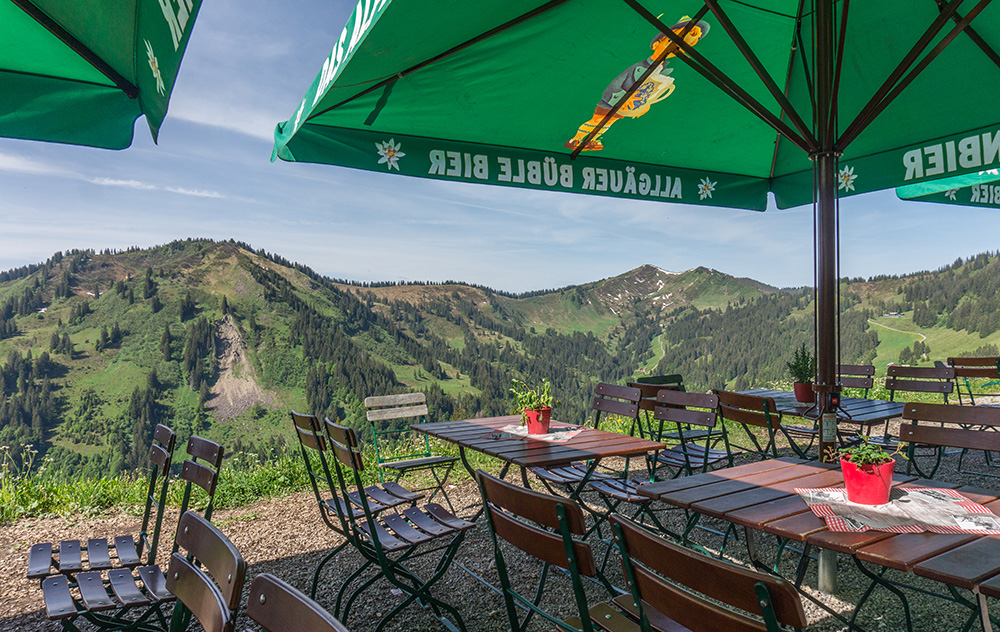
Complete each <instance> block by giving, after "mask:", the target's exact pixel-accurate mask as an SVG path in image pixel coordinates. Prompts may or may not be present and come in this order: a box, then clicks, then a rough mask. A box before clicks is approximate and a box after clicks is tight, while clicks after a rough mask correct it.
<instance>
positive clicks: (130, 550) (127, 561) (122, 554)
mask: <svg viewBox="0 0 1000 632" xmlns="http://www.w3.org/2000/svg"><path fill="white" fill-rule="evenodd" d="M115 551H116V552H117V553H118V562H119V563H120V564H121V565H122V566H138V565H139V561H140V560H139V554H138V553H137V552H136V550H135V540H133V539H132V536H130V535H119V536H115Z"/></svg>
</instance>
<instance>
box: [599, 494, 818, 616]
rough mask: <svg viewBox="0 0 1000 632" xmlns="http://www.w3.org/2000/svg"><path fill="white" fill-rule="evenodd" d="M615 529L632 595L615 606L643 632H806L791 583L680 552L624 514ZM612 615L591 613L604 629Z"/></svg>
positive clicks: (606, 611)
mask: <svg viewBox="0 0 1000 632" xmlns="http://www.w3.org/2000/svg"><path fill="white" fill-rule="evenodd" d="M611 525H612V530H613V531H614V534H615V540H616V542H617V543H618V548H619V551H620V552H621V556H622V564H623V566H624V568H625V577H626V579H627V581H628V584H629V589H630V591H631V594H629V595H622V596H621V597H618V598H617V599H615V600H614V602H613V603H614V606H616V607H617V608H620V609H622V610H624V611H625V612H627V613H628V614H629V615H630V616H631V617H633V619H638V621H639V626H638V627H639V629H640V630H641V631H642V632H651V631H653V630H657V631H660V630H664V631H665V630H680V629H683V630H690V631H691V632H710V631H714V630H726V631H727V632H758V631H759V632H764V631H767V632H778V631H779V630H781V629H783V627H790V628H792V629H801V628H804V627H805V626H806V623H807V619H806V616H805V611H804V610H803V608H802V601H801V599H800V598H799V596H798V593H797V592H796V590H795V588H794V587H793V586H792V585H791V584H789V583H788V582H787V581H785V580H783V579H780V578H777V577H774V576H771V575H765V574H763V573H759V572H757V571H753V570H750V569H748V568H744V567H742V566H737V565H736V564H732V563H730V562H726V561H723V560H717V559H714V558H711V557H708V556H706V555H703V554H701V553H698V552H696V551H692V550H691V549H688V548H685V547H682V546H679V545H677V544H674V543H672V542H669V541H667V540H665V539H663V538H661V537H659V536H658V535H656V534H655V533H652V532H651V531H649V530H648V529H646V528H645V527H643V526H642V525H640V524H638V523H636V522H634V521H631V520H629V519H628V518H624V517H622V516H619V515H617V514H616V515H613V516H612V517H611ZM613 612H614V608H612V606H611V605H606V606H605V607H604V608H600V609H599V608H596V607H595V608H592V609H591V611H590V616H591V617H592V618H594V620H595V621H601V620H603V619H605V618H609V614H613ZM750 615H755V616H753V617H751V616H750ZM756 616H759V617H760V619H757V618H756ZM633 626H634V624H633Z"/></svg>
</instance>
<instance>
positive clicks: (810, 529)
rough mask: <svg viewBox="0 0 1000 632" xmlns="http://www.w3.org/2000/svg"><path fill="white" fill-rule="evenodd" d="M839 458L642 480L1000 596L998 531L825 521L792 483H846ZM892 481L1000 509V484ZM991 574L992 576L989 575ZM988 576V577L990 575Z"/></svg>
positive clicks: (754, 523) (873, 559)
mask: <svg viewBox="0 0 1000 632" xmlns="http://www.w3.org/2000/svg"><path fill="white" fill-rule="evenodd" d="M843 484H844V479H843V476H842V475H841V472H840V467H839V466H838V465H834V464H829V463H818V462H815V461H803V460H800V459H794V458H781V459H771V460H767V461H759V462H755V463H750V464H747V465H740V466H737V467H731V468H726V469H721V470H716V471H713V472H708V473H706V474H697V475H694V476H687V477H682V478H676V479H672V480H669V481H661V482H657V483H649V484H647V485H642V486H640V487H639V493H640V494H643V495H645V496H649V497H651V498H655V499H657V500H660V501H662V502H665V503H667V504H670V505H674V506H677V507H683V508H685V509H691V510H693V511H697V512H698V513H702V514H705V515H709V516H714V517H716V518H721V519H723V520H726V521H728V522H732V523H734V524H736V525H740V526H744V527H747V528H749V529H753V530H755V531H763V532H764V533H768V534H771V535H776V536H779V537H782V538H787V539H789V540H795V541H798V542H807V543H809V544H812V545H814V546H818V547H820V548H824V549H830V550H833V551H837V552H838V553H844V554H847V555H854V556H856V557H857V558H858V559H860V560H862V561H865V562H870V563H873V564H877V565H879V566H887V567H889V568H894V569H897V570H901V571H912V572H914V573H915V574H917V575H921V576H923V577H928V578H930V579H934V580H937V581H941V582H944V583H946V584H951V585H953V586H957V587H959V588H965V589H968V590H972V589H973V588H975V587H977V586H979V585H980V584H982V587H981V589H982V591H983V592H984V593H987V592H988V591H995V592H996V593H997V594H998V595H1000V536H991V535H984V536H981V535H966V534H958V535H955V534H940V533H930V532H926V533H900V534H893V533H886V532H884V531H866V532H864V533H840V532H833V531H830V530H828V529H827V528H826V523H825V521H824V520H823V519H822V518H820V517H818V516H816V515H815V514H814V513H813V512H812V510H810V509H809V506H808V505H807V504H806V503H805V501H804V500H802V499H801V498H800V497H799V496H798V495H797V494H796V493H795V488H810V487H812V488H815V487H842V486H843ZM893 484H894V485H907V486H922V487H949V488H953V489H956V490H957V491H958V492H960V493H961V494H963V495H964V496H966V497H968V498H970V499H972V500H974V501H976V502H978V503H981V504H983V505H985V506H986V507H987V508H988V509H990V510H991V511H993V513H1000V491H994V490H988V489H979V488H974V487H959V486H957V485H953V484H949V483H941V482H939V481H933V480H930V479H921V478H917V477H914V476H907V475H905V474H899V473H897V474H896V475H895V476H894V477H893ZM990 578H993V579H992V580H991V579H990ZM987 580H989V581H987Z"/></svg>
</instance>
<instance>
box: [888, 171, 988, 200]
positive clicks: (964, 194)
mask: <svg viewBox="0 0 1000 632" xmlns="http://www.w3.org/2000/svg"><path fill="white" fill-rule="evenodd" d="M998 180H1000V170H998V169H989V170H987V171H981V172H979V173H973V174H969V175H967V176H955V177H954V178H944V179H943V180H934V181H933V182H926V183H922V184H909V185H906V186H904V187H897V188H896V196H897V197H898V198H899V199H901V200H910V201H913V202H933V203H935V204H957V205H959V206H984V207H986V208H1000V182H997V181H998Z"/></svg>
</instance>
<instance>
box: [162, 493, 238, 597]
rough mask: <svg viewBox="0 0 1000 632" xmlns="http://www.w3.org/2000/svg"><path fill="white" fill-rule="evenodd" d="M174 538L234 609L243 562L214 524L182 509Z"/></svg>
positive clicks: (231, 544) (234, 548)
mask: <svg viewBox="0 0 1000 632" xmlns="http://www.w3.org/2000/svg"><path fill="white" fill-rule="evenodd" d="M176 542H177V545H178V546H180V547H181V548H184V549H186V550H187V551H188V552H189V553H190V554H191V555H193V556H194V557H195V558H196V559H197V560H198V561H199V562H200V563H201V564H202V566H204V567H205V568H207V569H208V572H209V573H211V575H212V577H213V578H214V579H215V582H216V583H217V584H218V587H219V590H220V591H221V593H222V596H223V598H224V600H225V603H226V605H227V607H228V609H229V610H233V611H235V610H236V606H237V605H238V604H239V600H240V595H241V592H242V591H243V578H244V576H245V574H246V562H245V561H244V560H243V556H241V555H240V554H239V551H237V550H236V547H235V546H233V543H232V542H230V541H229V539H228V538H227V537H226V536H225V535H223V534H222V532H221V531H219V529H218V528H217V527H216V526H215V525H213V524H212V523H211V522H209V521H208V520H206V519H205V518H203V517H201V516H199V515H198V514H196V513H194V512H191V511H188V512H185V513H184V515H182V516H181V519H180V521H179V522H178V525H177V541H176ZM175 555H176V554H175ZM168 588H169V583H168ZM170 590H171V592H173V593H174V594H175V595H177V597H178V598H180V597H181V596H180V595H179V594H178V593H177V592H176V591H174V590H173V589H172V588H170ZM185 605H187V604H186V602H185Z"/></svg>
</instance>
